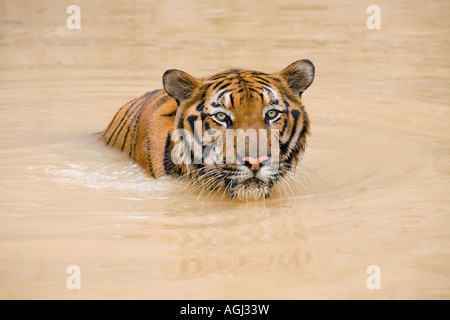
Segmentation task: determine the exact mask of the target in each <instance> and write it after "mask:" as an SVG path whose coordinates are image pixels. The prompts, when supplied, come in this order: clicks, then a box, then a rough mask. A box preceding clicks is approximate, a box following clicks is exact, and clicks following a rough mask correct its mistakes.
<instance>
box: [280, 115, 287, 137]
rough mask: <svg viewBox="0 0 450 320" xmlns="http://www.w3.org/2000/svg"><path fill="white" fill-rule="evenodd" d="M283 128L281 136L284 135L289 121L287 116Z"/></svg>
mask: <svg viewBox="0 0 450 320" xmlns="http://www.w3.org/2000/svg"><path fill="white" fill-rule="evenodd" d="M283 123H284V124H283V128H282V129H281V130H280V137H281V136H282V135H283V133H284V130H285V129H286V127H287V123H288V118H287V117H286V118H284V121H283Z"/></svg>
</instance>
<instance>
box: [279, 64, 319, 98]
mask: <svg viewBox="0 0 450 320" xmlns="http://www.w3.org/2000/svg"><path fill="white" fill-rule="evenodd" d="M314 73H315V68H314V65H313V63H312V62H311V61H309V60H306V59H304V60H298V61H296V62H294V63H292V64H290V65H289V66H287V67H286V68H284V69H283V70H281V71H280V72H279V73H278V76H280V77H282V78H283V79H284V80H286V82H287V84H288V85H289V88H291V90H292V91H293V92H294V93H295V94H296V95H300V96H301V95H302V93H303V91H305V90H306V89H307V88H308V87H309V86H310V85H311V83H312V82H313V80H314Z"/></svg>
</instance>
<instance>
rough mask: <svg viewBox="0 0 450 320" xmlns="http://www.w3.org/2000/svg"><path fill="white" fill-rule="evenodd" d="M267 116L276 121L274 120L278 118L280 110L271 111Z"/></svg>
mask: <svg viewBox="0 0 450 320" xmlns="http://www.w3.org/2000/svg"><path fill="white" fill-rule="evenodd" d="M266 116H267V118H269V119H274V118H276V116H278V110H275V109H272V110H269V111H267V113H266Z"/></svg>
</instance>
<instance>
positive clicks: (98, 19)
mask: <svg viewBox="0 0 450 320" xmlns="http://www.w3.org/2000/svg"><path fill="white" fill-rule="evenodd" d="M377 5H379V6H380V9H381V19H382V21H381V29H380V30H369V29H367V27H366V19H367V17H368V14H367V13H366V9H367V6H366V4H364V3H360V2H359V1H346V2H345V4H344V3H341V2H336V1H328V0H323V1H316V0H314V1H313V0H305V1H292V0H280V1H249V2H245V3H244V2H242V1H238V0H230V1H218V0H217V1H207V2H205V1H193V0H190V1H181V0H169V1H140V0H133V1H114V2H111V1H110V2H106V1H103V0H100V1H95V2H81V3H80V8H81V15H82V20H81V29H80V30H68V29H67V27H66V25H65V19H66V18H67V14H66V9H67V6H68V5H67V4H65V3H64V2H61V1H56V0H48V1H44V2H42V1H28V0H23V1H19V2H18V1H14V2H12V1H3V2H1V3H0V56H1V59H0V83H1V85H0V112H1V117H0V176H1V178H2V183H1V184H0V195H1V198H0V218H1V220H2V223H1V224H0V297H1V298H80V299H81V298H150V299H158V298H167V299H176V298H179V299H186V298H196V299H199V298H200V299H201V298H208V299H213V298H218V299H223V298H231V299H233V298H237V299H241V298H245V299H258V298H265V299H301V298H447V299H448V298H449V297H450V283H449V280H448V276H449V272H448V270H449V265H450V252H449V250H448V248H449V241H448V239H449V234H448V230H450V223H449V218H448V212H449V210H448V209H449V205H450V203H449V200H448V199H449V198H448V189H449V170H448V163H449V162H448V158H449V156H450V149H449V147H448V137H449V135H450V130H449V126H448V123H449V108H448V101H449V100H450V96H449V90H448V85H447V83H448V70H449V65H450V60H449V55H448V54H447V51H448V50H446V49H447V47H446V45H447V44H448V43H447V42H446V41H447V40H446V39H448V36H449V34H448V30H450V25H449V22H448V21H449V20H448V19H447V16H446V13H447V12H449V9H450V8H449V3H448V1H433V2H430V1H425V0H419V1H414V3H411V2H410V1H395V2H392V1H390V2H387V1H380V2H378V3H377ZM302 58H308V59H310V60H311V61H313V62H314V64H315V65H316V72H317V73H316V78H315V80H314V83H313V85H312V86H311V87H310V88H309V89H308V91H307V92H305V94H304V97H302V99H303V100H304V102H305V105H306V107H307V111H308V113H309V115H310V118H311V122H312V127H311V129H312V137H311V139H310V140H309V141H310V142H309V145H308V149H307V151H306V153H305V157H304V161H303V163H302V166H301V167H300V168H299V169H298V170H297V171H296V172H295V175H293V176H292V177H293V181H291V182H290V183H286V184H281V185H279V186H278V189H277V191H276V192H274V196H273V197H271V198H270V199H267V200H263V199H262V200H260V201H254V202H249V203H245V202H239V201H231V200H230V199H229V198H228V197H227V196H223V195H222V194H220V193H217V194H216V193H209V192H208V191H200V190H195V189H194V188H195V187H194V188H192V186H189V185H188V183H187V182H186V181H183V180H177V179H176V178H173V177H165V178H162V179H160V180H153V179H151V178H149V177H148V176H147V175H146V174H145V173H144V172H143V171H142V170H141V169H140V167H139V166H138V165H136V164H135V163H133V162H132V161H130V160H129V159H128V158H127V156H126V155H124V154H121V153H119V152H117V151H116V150H113V149H110V148H108V147H106V146H104V145H103V144H102V143H100V142H98V141H97V138H96V135H95V133H97V132H99V131H100V130H102V129H103V128H104V127H105V126H106V124H107V123H108V122H109V121H110V120H111V117H112V116H113V115H114V114H115V112H116V111H117V109H118V108H119V107H120V106H122V105H123V104H124V103H126V102H127V101H129V100H131V99H133V98H135V97H138V96H141V95H142V94H144V93H145V92H148V91H150V90H153V89H158V88H161V86H162V83H161V76H162V74H163V73H164V71H166V70H167V69H171V68H177V69H182V70H185V71H187V72H189V73H190V74H192V75H194V76H197V77H202V76H205V75H211V74H213V73H216V72H219V71H221V70H225V69H228V68H231V67H242V68H249V69H255V70H260V71H265V72H273V71H277V70H280V69H281V68H282V67H284V66H286V65H288V64H289V63H291V62H293V61H295V60H298V59H302ZM69 265H78V266H79V267H80V269H81V272H82V279H81V281H82V284H81V287H82V289H81V290H68V289H67V288H66V286H65V283H66V280H67V276H68V275H67V274H66V273H65V272H66V268H67V266H69ZM370 265H377V266H379V267H380V270H381V275H382V284H381V289H380V290H369V289H368V288H367V286H366V281H367V277H368V274H367V273H366V270H367V267H368V266H370Z"/></svg>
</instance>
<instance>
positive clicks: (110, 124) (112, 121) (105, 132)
mask: <svg viewBox="0 0 450 320" xmlns="http://www.w3.org/2000/svg"><path fill="white" fill-rule="evenodd" d="M136 100H137V99H134V100H131V101H130V102H129V103H127V104H126V105H124V106H122V107H121V108H120V109H119V110H118V111H117V112H116V114H115V115H114V118H113V119H112V120H111V122H110V123H109V125H108V128H106V130H105V131H104V133H103V135H102V137H104V136H105V135H106V134H107V133H108V131H109V129H110V128H111V126H112V124H113V123H114V121H115V120H116V118H117V116H118V115H119V113H120V111H122V109H123V108H125V107H126V106H127V105H129V104H130V103H132V102H135V101H136Z"/></svg>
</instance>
